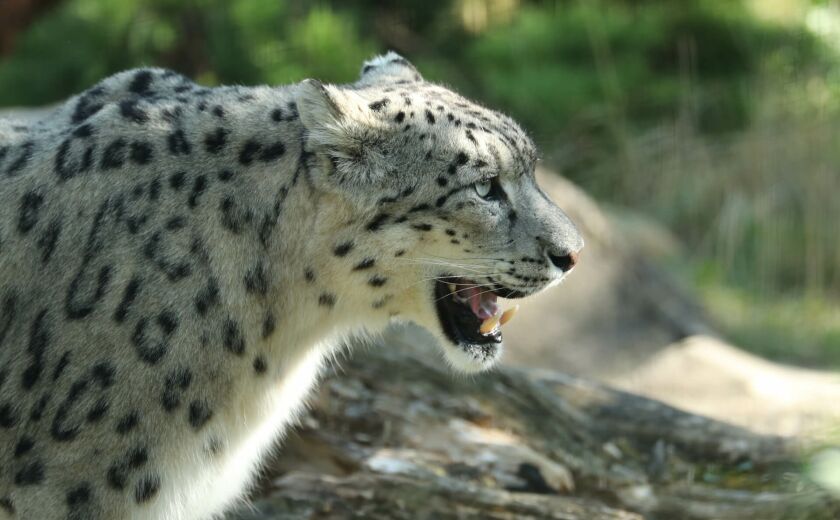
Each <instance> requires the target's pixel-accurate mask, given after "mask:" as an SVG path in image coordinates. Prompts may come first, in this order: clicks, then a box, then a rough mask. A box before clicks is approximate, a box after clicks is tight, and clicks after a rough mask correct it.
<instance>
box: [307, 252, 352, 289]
mask: <svg viewBox="0 0 840 520" xmlns="http://www.w3.org/2000/svg"><path fill="white" fill-rule="evenodd" d="M345 254H346V253H345ZM303 278H304V279H305V280H306V281H307V282H314V281H315V271H313V270H312V269H307V270H305V271H304V272H303Z"/></svg>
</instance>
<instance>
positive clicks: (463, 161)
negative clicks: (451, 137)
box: [455, 152, 470, 166]
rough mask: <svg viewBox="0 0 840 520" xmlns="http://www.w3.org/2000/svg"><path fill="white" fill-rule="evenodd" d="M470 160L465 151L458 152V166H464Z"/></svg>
mask: <svg viewBox="0 0 840 520" xmlns="http://www.w3.org/2000/svg"><path fill="white" fill-rule="evenodd" d="M469 161H470V158H469V156H468V155H467V154H466V153H464V152H458V155H457V156H456V157H455V164H457V165H458V166H463V165H465V164H467V163H468V162H469Z"/></svg>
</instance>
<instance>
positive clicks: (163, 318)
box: [131, 313, 176, 365]
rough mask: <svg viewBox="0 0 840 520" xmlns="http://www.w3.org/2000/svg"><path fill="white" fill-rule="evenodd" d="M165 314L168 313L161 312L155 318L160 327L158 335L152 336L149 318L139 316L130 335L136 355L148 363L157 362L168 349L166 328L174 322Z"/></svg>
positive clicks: (168, 335) (168, 334) (169, 334)
mask: <svg viewBox="0 0 840 520" xmlns="http://www.w3.org/2000/svg"><path fill="white" fill-rule="evenodd" d="M167 316H168V313H163V314H162V315H160V316H158V319H157V320H156V321H157V324H158V328H159V329H160V334H159V335H155V336H152V333H153V330H152V327H151V325H150V323H149V321H150V320H149V318H141V319H140V320H139V321H138V322H137V326H136V327H135V328H134V334H132V336H131V343H132V344H133V345H134V350H135V351H136V352H137V356H138V357H139V358H140V360H141V361H143V362H145V363H148V364H149V365H155V364H157V363H158V361H160V360H161V358H162V357H163V356H164V355H165V354H166V353H167V352H168V351H169V338H170V336H171V332H170V333H167V330H168V329H169V327H171V326H172V325H173V323H176V322H173V321H169V320H168V318H167Z"/></svg>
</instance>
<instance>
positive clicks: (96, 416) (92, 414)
mask: <svg viewBox="0 0 840 520" xmlns="http://www.w3.org/2000/svg"><path fill="white" fill-rule="evenodd" d="M109 406H110V405H109V403H108V401H107V400H105V399H104V398H101V399H99V400H97V401H96V403H94V405H93V406H92V407H91V409H90V410H88V414H87V421H88V422H89V423H95V422H99V421H100V420H102V418H103V417H105V414H106V413H108V408H109Z"/></svg>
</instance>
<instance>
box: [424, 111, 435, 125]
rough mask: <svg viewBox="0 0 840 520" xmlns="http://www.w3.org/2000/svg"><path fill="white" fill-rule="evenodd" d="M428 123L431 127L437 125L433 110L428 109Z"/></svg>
mask: <svg viewBox="0 0 840 520" xmlns="http://www.w3.org/2000/svg"><path fill="white" fill-rule="evenodd" d="M426 122H428V123H429V124H430V125H433V124H435V116H434V114H432V112H431V110H428V109H426Z"/></svg>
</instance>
